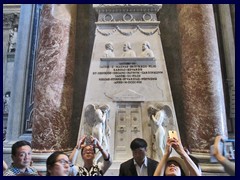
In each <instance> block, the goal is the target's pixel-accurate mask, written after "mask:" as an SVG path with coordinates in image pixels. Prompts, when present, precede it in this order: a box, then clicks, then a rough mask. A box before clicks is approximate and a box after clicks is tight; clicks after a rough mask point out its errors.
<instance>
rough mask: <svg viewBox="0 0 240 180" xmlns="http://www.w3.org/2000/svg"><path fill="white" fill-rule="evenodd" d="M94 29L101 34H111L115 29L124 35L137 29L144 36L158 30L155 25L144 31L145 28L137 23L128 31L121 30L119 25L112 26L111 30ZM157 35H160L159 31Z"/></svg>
mask: <svg viewBox="0 0 240 180" xmlns="http://www.w3.org/2000/svg"><path fill="white" fill-rule="evenodd" d="M96 30H97V32H98V33H100V34H101V35H103V36H110V35H113V34H114V33H115V32H117V31H118V32H119V33H120V34H122V35H124V36H131V35H133V34H134V33H135V32H137V31H140V32H141V33H142V34H144V35H146V36H151V35H153V34H155V33H156V32H159V28H158V27H156V28H154V29H152V30H148V31H146V30H144V29H142V28H141V27H140V26H139V25H137V26H136V27H135V28H133V29H131V30H130V31H123V30H122V29H121V28H120V27H119V26H116V27H115V28H113V29H111V30H107V31H104V30H101V29H100V28H99V27H97V28H96ZM159 35H160V32H159Z"/></svg>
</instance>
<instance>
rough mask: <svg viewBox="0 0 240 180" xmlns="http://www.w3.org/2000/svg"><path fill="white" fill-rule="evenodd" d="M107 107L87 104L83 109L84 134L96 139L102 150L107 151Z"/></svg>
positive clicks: (108, 130) (108, 132)
mask: <svg viewBox="0 0 240 180" xmlns="http://www.w3.org/2000/svg"><path fill="white" fill-rule="evenodd" d="M109 111H110V107H109V106H108V105H96V104H89V105H88V106H87V107H86V109H85V114H84V115H85V122H84V134H85V135H92V136H93V137H95V138H97V139H98V141H99V142H100V143H101V145H102V146H103V148H104V149H105V150H106V151H108V150H109V137H110V127H109V125H108V122H109Z"/></svg>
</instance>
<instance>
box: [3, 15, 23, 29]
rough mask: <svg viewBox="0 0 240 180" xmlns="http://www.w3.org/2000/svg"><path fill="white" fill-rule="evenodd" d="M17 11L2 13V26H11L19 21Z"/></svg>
mask: <svg viewBox="0 0 240 180" xmlns="http://www.w3.org/2000/svg"><path fill="white" fill-rule="evenodd" d="M19 16H20V14H19V13H10V14H3V28H13V27H14V26H17V25H18V23H19Z"/></svg>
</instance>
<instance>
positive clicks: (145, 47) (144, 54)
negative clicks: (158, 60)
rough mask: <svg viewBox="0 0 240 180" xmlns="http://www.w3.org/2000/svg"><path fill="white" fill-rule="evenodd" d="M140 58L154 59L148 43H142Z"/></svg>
mask: <svg viewBox="0 0 240 180" xmlns="http://www.w3.org/2000/svg"><path fill="white" fill-rule="evenodd" d="M140 57H154V54H153V51H152V50H151V46H150V43H149V42H148V41H144V42H143V44H142V53H141V54H140Z"/></svg>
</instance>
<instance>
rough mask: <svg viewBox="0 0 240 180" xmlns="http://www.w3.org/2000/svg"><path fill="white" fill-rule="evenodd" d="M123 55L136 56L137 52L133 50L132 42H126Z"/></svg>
mask: <svg viewBox="0 0 240 180" xmlns="http://www.w3.org/2000/svg"><path fill="white" fill-rule="evenodd" d="M122 57H136V53H135V52H134V50H132V47H131V44H130V42H125V43H124V45H123V54H122Z"/></svg>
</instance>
